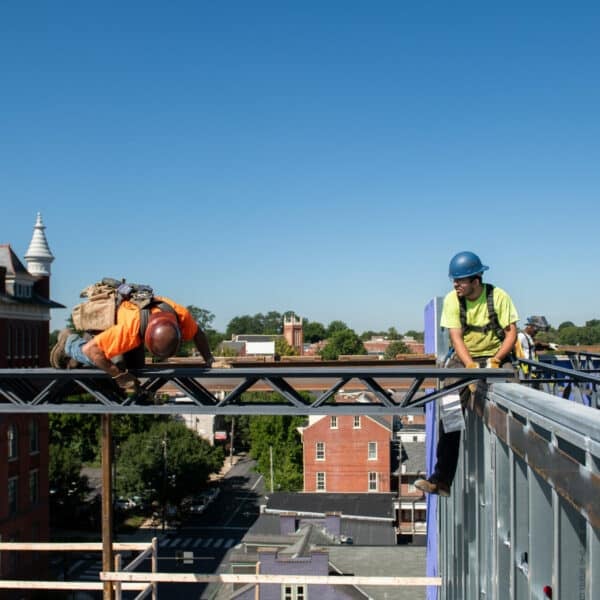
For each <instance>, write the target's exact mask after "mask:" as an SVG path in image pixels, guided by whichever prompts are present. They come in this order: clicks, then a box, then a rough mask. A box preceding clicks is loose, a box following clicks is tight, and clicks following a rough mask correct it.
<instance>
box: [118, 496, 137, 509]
mask: <svg viewBox="0 0 600 600" xmlns="http://www.w3.org/2000/svg"><path fill="white" fill-rule="evenodd" d="M115 508H117V509H119V510H131V509H132V508H135V502H134V501H133V500H132V499H131V498H124V497H123V496H119V497H118V498H117V499H116V500H115Z"/></svg>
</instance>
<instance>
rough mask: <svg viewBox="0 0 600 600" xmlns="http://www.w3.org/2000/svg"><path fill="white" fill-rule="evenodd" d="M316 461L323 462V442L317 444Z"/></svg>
mask: <svg viewBox="0 0 600 600" xmlns="http://www.w3.org/2000/svg"><path fill="white" fill-rule="evenodd" d="M317 460H325V442H317Z"/></svg>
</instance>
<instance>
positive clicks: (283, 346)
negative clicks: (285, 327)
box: [275, 336, 298, 356]
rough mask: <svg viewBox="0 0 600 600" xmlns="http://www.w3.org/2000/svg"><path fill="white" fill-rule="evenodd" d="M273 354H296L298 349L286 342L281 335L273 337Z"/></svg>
mask: <svg viewBox="0 0 600 600" xmlns="http://www.w3.org/2000/svg"><path fill="white" fill-rule="evenodd" d="M275 355H276V356H297V355H298V350H296V348H294V347H293V346H290V345H289V344H288V341H287V340H286V339H285V338H284V337H283V336H281V337H277V338H275Z"/></svg>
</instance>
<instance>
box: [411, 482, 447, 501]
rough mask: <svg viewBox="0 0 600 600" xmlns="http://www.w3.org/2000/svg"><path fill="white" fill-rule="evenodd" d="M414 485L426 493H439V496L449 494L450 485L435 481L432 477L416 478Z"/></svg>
mask: <svg viewBox="0 0 600 600" xmlns="http://www.w3.org/2000/svg"><path fill="white" fill-rule="evenodd" d="M415 487H416V488H417V489H419V490H421V491H422V492H425V493H426V494H439V495H440V496H444V497H447V496H449V495H450V486H449V485H448V484H447V483H444V482H443V481H436V480H434V479H417V480H415Z"/></svg>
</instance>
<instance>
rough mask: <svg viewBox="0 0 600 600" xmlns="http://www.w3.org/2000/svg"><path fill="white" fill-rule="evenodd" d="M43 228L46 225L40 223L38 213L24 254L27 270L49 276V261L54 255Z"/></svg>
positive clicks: (36, 274) (40, 218)
mask: <svg viewBox="0 0 600 600" xmlns="http://www.w3.org/2000/svg"><path fill="white" fill-rule="evenodd" d="M44 229H46V226H45V225H44V224H43V223H42V215H41V214H40V213H38V214H37V219H36V222H35V227H34V228H33V236H32V238H31V242H30V244H29V248H28V249H27V252H26V254H25V260H26V261H27V270H28V271H29V272H30V273H31V274H32V275H35V276H42V275H47V276H49V275H50V263H51V262H52V261H53V260H54V256H53V255H52V252H50V248H49V247H48V241H47V240H46V234H45V233H44Z"/></svg>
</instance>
